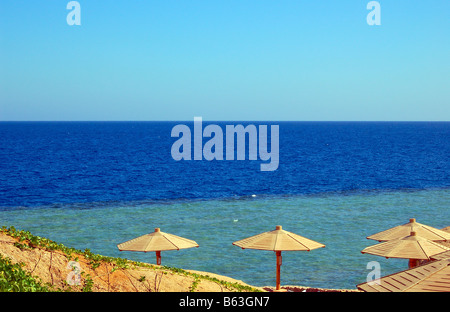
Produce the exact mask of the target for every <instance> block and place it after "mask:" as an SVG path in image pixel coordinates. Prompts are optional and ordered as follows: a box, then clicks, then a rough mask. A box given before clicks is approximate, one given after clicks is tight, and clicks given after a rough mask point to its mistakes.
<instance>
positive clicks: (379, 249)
mask: <svg viewBox="0 0 450 312" xmlns="http://www.w3.org/2000/svg"><path fill="white" fill-rule="evenodd" d="M447 250H450V248H448V247H445V246H443V245H441V244H439V243H436V242H433V241H431V240H428V239H426V238H423V237H420V236H418V235H417V233H416V232H411V233H410V235H408V236H405V237H403V238H400V239H394V240H390V241H387V242H382V243H380V244H376V245H373V246H369V247H367V248H365V249H364V250H362V251H361V253H363V254H364V253H368V254H372V255H376V256H383V257H386V258H402V259H409V267H410V268H411V267H415V266H417V265H418V262H419V261H420V260H430V258H431V257H432V256H434V255H436V254H439V253H441V252H444V251H447Z"/></svg>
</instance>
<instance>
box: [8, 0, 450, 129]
mask: <svg viewBox="0 0 450 312" xmlns="http://www.w3.org/2000/svg"><path fill="white" fill-rule="evenodd" d="M68 2H69V1H62V0H36V1H29V0H28V1H23V0H14V1H13V0H0V120H2V121H8V120H193V118H194V116H202V117H203V119H204V120H280V121H281V120H383V121H384V120H432V121H434V120H445V121H448V120H450V78H449V73H450V39H449V38H450V18H449V13H450V1H448V0H431V1H425V0H422V1H415V0H409V1H404V0H395V1H378V2H379V3H380V5H381V25H379V26H369V25H368V24H367V22H366V16H367V14H368V13H369V10H367V8H366V6H367V3H368V2H369V1H368V0H367V1H366V0H364V1H361V0H353V1H333V0H323V1H309V0H308V1H306V0H304V1H303V0H295V1H287V0H277V1H276V0H258V1H257V0H239V1H236V0H227V1H225V0H222V1H217V0H202V1H200V0H191V1H182V0H177V1H174V0H164V1H162V0H158V1H156V0H155V1H153V0H148V1H143V0H140V1H138V0H127V1H125V0H110V1H106V0H104V1H101V0H79V1H78V2H79V3H80V5H81V25H80V26H69V25H68V24H67V22H66V16H67V14H68V13H69V10H67V9H66V5H67V3H68Z"/></svg>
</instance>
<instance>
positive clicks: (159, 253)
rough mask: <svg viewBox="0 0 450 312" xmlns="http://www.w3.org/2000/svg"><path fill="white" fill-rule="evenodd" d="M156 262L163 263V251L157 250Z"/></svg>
mask: <svg viewBox="0 0 450 312" xmlns="http://www.w3.org/2000/svg"><path fill="white" fill-rule="evenodd" d="M156 264H157V265H161V251H157V252H156Z"/></svg>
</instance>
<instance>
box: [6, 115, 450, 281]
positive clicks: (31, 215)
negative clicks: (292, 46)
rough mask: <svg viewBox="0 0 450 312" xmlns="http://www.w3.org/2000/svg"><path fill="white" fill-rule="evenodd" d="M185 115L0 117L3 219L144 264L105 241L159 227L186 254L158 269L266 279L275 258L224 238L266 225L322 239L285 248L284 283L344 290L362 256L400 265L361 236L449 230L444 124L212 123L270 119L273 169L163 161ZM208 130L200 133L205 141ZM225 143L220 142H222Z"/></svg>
mask: <svg viewBox="0 0 450 312" xmlns="http://www.w3.org/2000/svg"><path fill="white" fill-rule="evenodd" d="M177 124H186V125H188V126H189V127H190V128H191V129H192V133H194V130H193V121H187V122H0V225H6V226H11V225H13V226H15V227H16V228H19V229H25V230H29V231H31V232H32V233H33V234H36V235H42V236H45V237H48V238H50V239H53V240H56V241H58V242H61V243H63V244H65V245H67V246H71V247H75V248H79V249H85V248H89V249H91V251H93V252H96V253H100V254H104V255H110V256H120V257H125V258H129V259H134V260H138V261H144V262H150V263H154V260H155V259H154V258H155V257H154V254H153V253H151V254H150V253H148V254H142V253H132V252H119V251H118V250H117V247H116V245H117V244H118V243H121V242H124V241H126V240H129V239H131V238H134V237H136V236H140V235H143V234H146V233H149V232H152V231H153V229H154V228H155V227H161V231H164V232H169V233H172V234H175V235H179V236H184V237H186V238H190V239H194V240H196V241H197V243H199V245H200V247H199V248H196V249H188V250H180V251H168V252H163V255H162V256H163V264H165V265H169V266H178V267H182V268H185V269H195V270H201V271H209V272H214V273H218V274H223V275H228V276H231V277H233V278H237V279H240V280H243V281H244V282H247V283H249V284H252V285H255V286H264V285H273V284H274V283H275V255H274V253H273V252H264V251H257V250H242V249H240V248H238V247H236V246H232V245H231V243H232V242H233V241H236V240H239V239H242V238H245V237H248V236H251V235H254V234H258V233H260V232H263V231H269V230H272V229H274V228H275V226H276V225H283V229H285V230H287V231H291V232H294V233H297V234H299V235H302V236H305V237H308V238H310V239H313V240H316V241H319V242H321V243H323V244H325V245H326V247H325V248H323V249H320V250H313V251H311V252H285V253H284V254H283V255H284V257H283V266H282V273H281V283H282V284H284V285H307V286H315V287H327V288H355V285H356V284H358V283H361V282H364V281H365V280H366V275H367V274H368V273H369V272H370V271H369V270H368V269H367V268H366V265H367V263H368V262H369V261H379V262H380V263H381V268H382V275H387V274H390V273H392V272H396V271H399V270H402V269H405V268H407V260H398V259H384V258H382V257H376V256H370V255H366V254H365V255H362V254H361V253H360V251H361V250H362V249H363V248H365V247H367V246H368V245H371V244H374V243H376V242H374V241H369V240H367V239H366V238H365V237H366V236H368V235H370V234H374V233H376V232H379V231H382V230H385V229H387V228H390V227H392V226H395V225H399V224H403V223H406V222H408V220H409V218H416V219H417V221H418V222H421V223H425V224H428V225H430V226H434V227H437V228H442V227H446V226H449V225H450V212H449V208H448V205H449V202H450V201H449V200H450V122H274V121H271V122H236V121H233V122H214V121H203V126H204V127H205V126H207V125H209V124H215V125H219V126H220V127H222V128H223V129H224V134H225V126H226V125H229V124H233V125H237V124H242V125H244V126H246V125H249V124H255V125H261V124H262V125H269V126H270V125H279V167H278V169H277V170H275V171H261V170H260V164H261V163H262V162H263V161H261V160H259V159H258V160H234V161H231V160H221V161H219V160H212V161H207V160H190V161H187V160H180V161H175V160H174V159H173V158H172V156H171V147H172V144H173V143H174V142H175V141H176V140H177V139H178V138H174V137H171V130H172V128H173V127H174V126H175V125H177ZM208 139H209V138H204V139H203V142H204V143H205V142H206V141H208ZM224 149H225V144H224Z"/></svg>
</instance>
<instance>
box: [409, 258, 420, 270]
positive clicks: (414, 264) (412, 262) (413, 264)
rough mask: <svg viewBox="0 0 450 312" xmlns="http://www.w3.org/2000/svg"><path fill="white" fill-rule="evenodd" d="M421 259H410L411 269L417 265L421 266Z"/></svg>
mask: <svg viewBox="0 0 450 312" xmlns="http://www.w3.org/2000/svg"><path fill="white" fill-rule="evenodd" d="M419 262H420V261H419V260H417V259H409V264H408V267H409V268H410V269H412V268H415V267H416V266H419Z"/></svg>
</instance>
